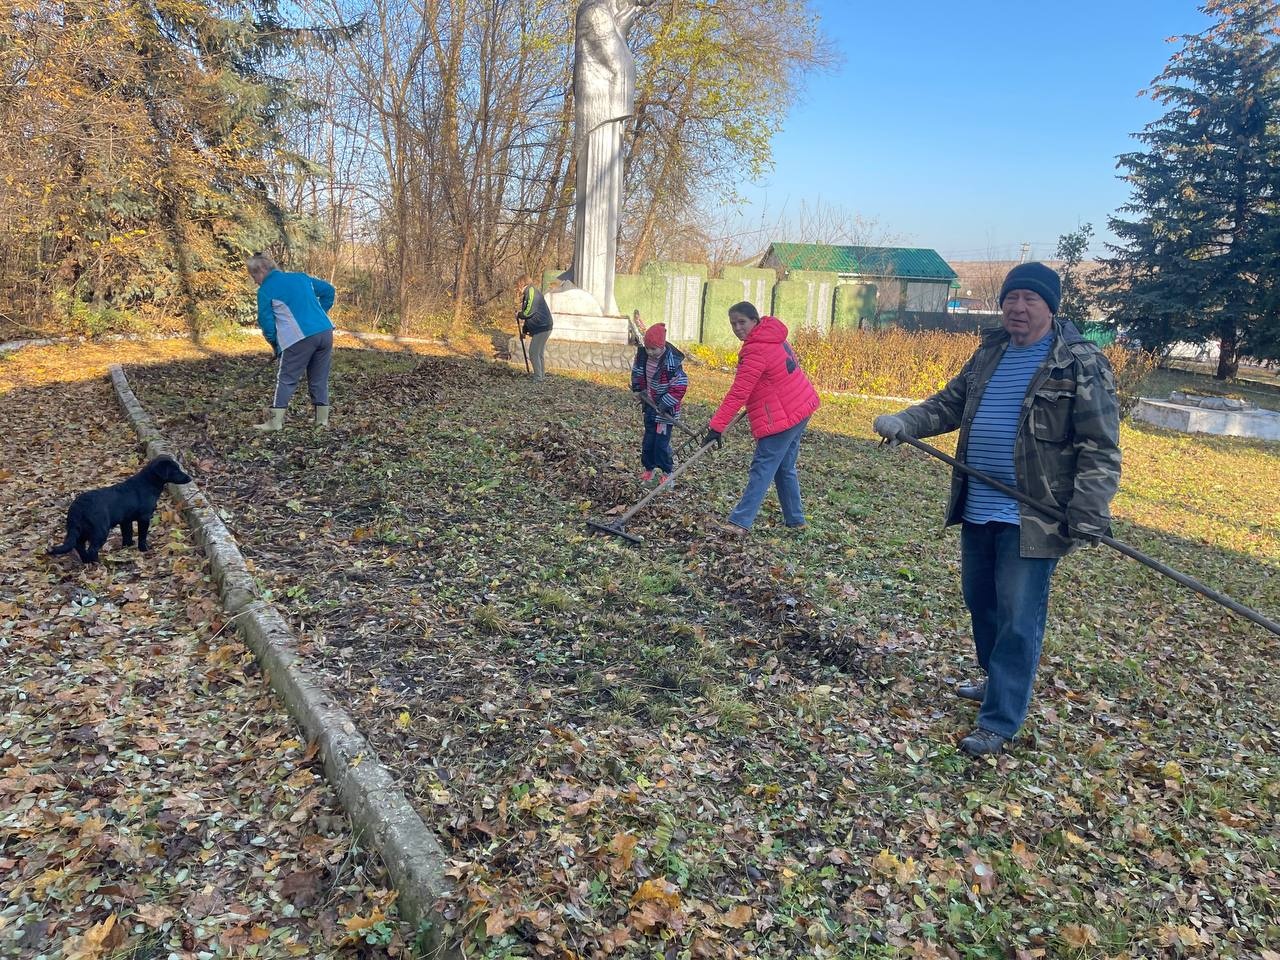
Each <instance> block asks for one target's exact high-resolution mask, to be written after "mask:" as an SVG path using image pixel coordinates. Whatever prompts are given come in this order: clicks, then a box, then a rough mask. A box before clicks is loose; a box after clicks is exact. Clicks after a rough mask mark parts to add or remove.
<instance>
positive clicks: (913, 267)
mask: <svg viewBox="0 0 1280 960" xmlns="http://www.w3.org/2000/svg"><path fill="white" fill-rule="evenodd" d="M769 252H770V253H772V254H773V255H774V256H775V257H777V259H778V262H779V263H781V264H782V265H783V266H784V267H786V268H787V269H788V270H826V271H828V272H831V273H843V274H856V275H859V276H864V277H898V278H900V279H903V280H948V281H949V280H954V279H955V278H956V276H957V274H956V272H955V271H954V270H952V269H951V267H949V266H948V265H947V261H945V260H943V259H942V257H941V256H939V254H938V251H936V250H929V249H927V248H923V247H837V246H831V245H829V244H825V243H775V244H772V245H771V246H770V247H769ZM768 259H769V254H768V253H766V254H765V260H766V261H767V260H768Z"/></svg>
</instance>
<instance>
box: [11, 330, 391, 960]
mask: <svg viewBox="0 0 1280 960" xmlns="http://www.w3.org/2000/svg"><path fill="white" fill-rule="evenodd" d="M233 348H234V349H240V346H239V345H238V344H233ZM157 352H160V353H163V355H164V356H166V357H169V358H170V359H172V358H173V357H175V356H184V357H187V358H192V357H199V356H201V355H203V352H202V351H199V350H197V349H195V348H193V347H192V346H191V345H190V344H181V343H179V344H164V345H146V344H137V345H120V346H118V347H116V348H114V353H113V351H112V350H110V349H108V348H103V347H88V348H84V349H83V350H77V349H75V348H68V347H56V348H41V349H37V350H28V351H23V352H21V353H19V354H16V355H10V356H8V357H6V358H5V359H4V360H3V361H0V379H2V380H3V387H0V418H2V419H3V422H4V424H5V429H4V432H3V436H2V437H0V463H2V464H3V482H2V483H0V654H2V655H3V661H4V665H5V666H4V683H3V685H2V686H0V956H4V957H30V958H36V957H48V958H50V960H55V958H62V960H123V958H130V960H144V958H163V957H177V958H197V957H213V956H219V957H225V956H237V957H262V958H277V957H377V956H397V955H398V956H408V955H410V951H409V947H408V945H407V943H406V941H407V940H408V939H409V938H410V933H409V931H406V930H405V929H403V926H402V925H401V924H400V923H399V922H398V921H397V919H396V915H395V912H394V907H393V906H392V904H393V902H394V894H393V893H392V892H391V891H389V890H388V889H387V880H386V877H385V875H384V873H383V871H382V870H381V868H380V866H379V865H377V864H376V863H371V862H370V860H369V857H368V856H367V855H366V854H365V852H364V851H362V850H359V849H358V848H357V847H356V846H355V845H354V844H353V842H352V837H351V835H350V832H349V827H348V824H347V820H346V818H345V816H344V815H343V814H342V812H341V810H340V809H339V808H338V806H337V803H336V800H335V797H334V793H333V791H332V790H331V789H330V788H329V786H328V785H327V784H326V783H325V781H324V780H323V779H322V777H321V773H320V769H319V765H318V760H317V758H316V756H315V751H314V750H312V749H308V745H307V744H306V743H303V742H301V741H300V740H299V739H298V738H299V734H298V733H297V731H296V729H295V727H294V726H293V724H292V723H291V721H290V720H289V718H288V716H287V715H286V714H285V712H284V710H283V708H282V707H281V706H280V704H279V703H278V702H277V700H276V698H275V697H274V695H273V694H272V693H271V692H270V690H269V689H268V688H267V686H266V684H265V683H264V681H263V678H262V675H261V673H260V671H259V670H258V668H257V665H256V663H255V662H254V660H253V658H252V656H251V655H250V654H249V653H248V651H247V650H246V649H245V647H243V646H242V645H241V644H240V642H239V641H238V640H237V639H236V636H235V631H234V624H232V623H230V622H229V621H228V620H227V619H226V618H224V617H223V615H222V613H221V610H220V607H219V606H218V604H217V601H216V596H217V595H216V591H215V589H214V587H213V584H212V583H211V582H210V580H209V578H208V576H207V570H206V566H205V562H204V558H203V557H202V556H201V554H200V552H199V550H198V548H197V547H196V546H195V545H194V544H193V542H192V539H191V537H190V536H189V534H188V533H187V531H186V529H185V526H184V524H183V521H182V519H181V517H180V516H179V514H178V513H177V511H176V509H175V507H174V505H173V502H172V501H171V500H169V499H168V498H165V499H162V501H161V508H160V510H159V512H158V513H157V515H156V517H155V521H154V524H153V526H152V534H151V541H152V549H151V550H150V551H149V552H148V553H146V554H139V553H138V552H137V551H136V550H134V549H124V548H121V547H120V546H119V534H118V532H117V533H115V534H113V536H112V539H111V540H110V541H109V542H108V546H107V547H106V549H105V550H104V552H103V562H102V563H101V564H99V565H97V566H93V567H87V568H86V567H82V566H81V565H80V563H79V561H78V560H77V559H76V558H75V556H74V555H71V556H68V557H62V558H52V557H48V556H46V555H45V549H46V548H47V547H48V546H50V545H52V544H54V543H57V542H58V541H59V540H60V539H61V537H62V532H63V529H64V527H63V524H64V520H65V517H66V509H67V506H68V504H69V503H70V501H71V498H72V497H73V496H74V495H75V494H76V493H78V492H80V491H81V490H84V489H88V488H91V487H96V486H103V485H106V484H109V483H114V482H116V481H118V480H121V479H124V478H125V477H127V476H129V475H130V474H132V473H134V472H135V471H136V470H137V469H138V468H139V467H140V466H141V463H140V458H139V453H138V448H137V443H136V439H135V437H134V434H133V431H132V429H131V428H130V427H129V426H128V425H127V423H126V421H125V419H124V416H123V414H122V413H121V412H120V410H119V408H118V405H117V403H116V400H115V397H114V394H113V392H112V390H111V387H110V385H109V384H108V383H107V382H106V380H105V379H104V378H103V376H102V374H103V372H104V364H105V361H106V360H107V359H110V357H111V356H113V355H117V356H121V357H123V358H124V359H132V358H135V357H151V358H152V359H154V358H155V356H156V353H157ZM188 465H189V466H191V465H190V464H188ZM192 472H193V473H194V474H195V475H196V478H197V480H200V479H202V478H201V477H200V475H199V474H200V471H199V469H198V468H193V469H192ZM371 916H376V917H377V920H376V921H375V922H374V923H372V924H371V925H366V926H364V927H363V928H362V930H361V936H360V937H359V938H358V939H354V938H349V937H347V932H346V931H347V927H346V926H345V921H347V920H348V919H350V918H353V917H364V918H368V917H371ZM344 937H347V939H346V945H345V946H342V945H340V944H341V943H342V942H343V940H344Z"/></svg>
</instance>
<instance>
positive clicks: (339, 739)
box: [110, 364, 460, 957]
mask: <svg viewBox="0 0 1280 960" xmlns="http://www.w3.org/2000/svg"><path fill="white" fill-rule="evenodd" d="M110 371H111V382H112V385H113V386H114V387H115V391H116V397H117V398H118V399H119V401H120V405H121V406H122V407H123V408H124V411H125V414H126V415H127V416H128V418H129V421H130V423H132V424H133V428H134V430H135V431H136V432H137V434H138V438H139V440H140V441H141V442H142V443H143V445H144V446H145V447H146V452H147V457H148V458H151V457H158V456H161V455H162V454H168V455H170V456H172V455H173V450H172V448H171V447H170V446H169V444H168V443H167V442H166V441H165V439H164V437H163V436H162V435H161V434H160V431H159V429H157V427H156V425H155V421H154V420H152V419H151V415H150V414H148V413H147V411H146V410H145V409H143V407H142V404H141V403H140V402H139V401H138V398H137V396H136V395H135V394H134V392H133V390H132V389H131V388H130V386H129V381H128V379H127V378H126V377H125V373H124V370H123V368H121V366H120V365H119V364H112V365H111V367H110ZM169 492H170V494H171V495H172V496H173V497H174V499H175V500H176V501H178V502H179V503H180V504H181V506H182V511H183V515H184V516H185V517H186V520H187V524H188V526H190V527H191V529H192V531H193V532H194V533H195V535H196V539H197V540H199V542H200V544H201V546H202V547H203V548H204V551H205V554H206V555H207V556H208V558H209V565H210V567H212V569H213V577H214V581H215V582H216V583H217V585H218V591H219V594H220V596H221V598H222V605H223V607H224V609H225V610H226V611H227V613H229V614H230V615H231V616H232V617H233V618H234V620H235V623H236V626H237V628H238V629H239V631H240V635H241V636H242V637H243V638H244V641H245V643H246V644H248V646H249V648H250V649H251V650H252V651H253V653H254V655H255V656H256V657H257V659H258V662H259V663H260V664H261V665H262V669H263V673H264V675H265V676H266V678H267V680H268V682H269V683H270V684H271V687H272V689H273V690H275V692H276V693H277V694H278V695H279V696H280V698H281V699H282V700H283V701H284V703H285V706H286V707H287V708H288V710H289V714H290V715H291V716H292V717H293V718H294V720H295V721H296V722H297V724H298V725H299V726H300V727H301V728H302V730H303V733H304V734H305V735H306V737H307V739H308V740H315V741H316V742H317V743H318V744H319V747H320V756H321V758H322V759H323V760H324V769H325V775H326V776H327V777H328V779H329V782H330V783H331V784H333V787H334V789H335V790H336V791H337V793H338V798H339V800H340V801H341V802H342V805H343V807H344V808H345V809H346V811H347V813H348V815H349V816H350V817H351V823H352V827H353V830H354V831H355V833H356V834H357V836H358V837H360V838H361V839H362V840H363V841H364V842H365V843H366V844H367V845H369V846H371V847H372V848H373V849H374V850H376V851H377V852H378V855H379V856H380V857H381V858H382V862H383V863H384V864H385V865H386V868H387V872H388V873H389V874H390V875H391V880H392V882H393V883H394V884H395V887H396V889H397V890H398V891H399V899H398V901H397V903H398V904H399V908H400V913H401V915H402V916H403V917H404V918H405V919H406V920H408V921H409V923H410V924H412V925H419V924H421V922H422V921H424V920H425V921H428V922H429V924H430V927H429V929H428V931H427V939H428V941H429V943H430V949H431V950H433V951H434V952H433V953H432V955H433V956H437V957H458V956H460V954H459V953H457V952H456V951H455V950H454V949H453V948H451V947H449V946H448V945H446V944H444V943H442V942H440V940H439V931H440V930H441V927H442V921H441V919H440V917H439V916H438V915H437V914H436V913H435V904H436V901H437V900H438V899H439V898H440V897H441V896H442V895H443V894H444V893H445V892H446V891H447V889H448V883H447V881H446V879H445V875H444V871H445V852H444V849H443V848H442V847H441V846H440V843H439V841H437V840H436V838H435V836H434V834H432V833H431V831H430V830H429V829H428V828H427V826H426V824H425V823H423V821H422V818H421V817H419V816H418V813H417V811H416V810H414V808H413V805H412V804H411V803H410V802H409V800H408V798H407V797H406V796H405V795H404V792H403V791H402V790H401V789H400V788H399V787H398V786H397V785H396V782H395V779H394V778H393V777H392V776H391V774H390V772H389V771H388V770H387V768H386V767H385V766H383V764H382V762H381V761H380V760H379V759H378V756H377V754H376V753H375V752H374V749H373V747H372V745H371V744H370V743H369V741H368V740H366V739H365V738H364V737H363V736H362V735H361V734H360V731H359V730H358V729H357V728H356V725H355V721H354V720H353V719H352V718H351V715H350V714H348V713H347V711H346V710H344V709H343V708H342V707H341V706H340V705H339V704H337V703H335V702H334V700H333V698H332V697H331V696H330V695H329V693H328V691H327V690H326V689H325V687H324V686H323V685H322V684H320V683H318V682H317V681H316V680H315V678H314V677H312V676H311V674H310V672H309V671H308V670H307V669H306V666H305V665H304V664H303V663H302V660H301V658H300V657H299V656H298V654H297V638H296V637H294V635H293V631H292V630H291V629H290V628H289V624H288V623H287V622H286V621H285V619H284V617H282V616H281V615H280V612H279V611H278V610H277V609H276V608H275V607H274V606H273V605H272V604H270V603H269V602H267V601H266V600H263V599H262V598H261V596H260V595H259V591H258V587H257V583H256V582H255V581H254V579H253V575H252V574H251V573H250V572H249V568H248V566H247V565H246V564H245V560H244V557H243V556H242V555H241V553H240V549H239V547H238V546H237V545H236V542H235V538H234V537H232V535H231V533H230V531H229V530H227V528H226V525H225V524H224V523H223V522H222V519H221V517H219V516H218V513H217V511H216V510H215V509H214V508H213V506H212V504H210V502H209V500H208V499H207V498H206V497H205V495H204V494H203V493H202V492H201V491H200V490H199V488H198V487H197V486H196V484H195V483H194V482H192V483H187V484H183V485H182V486H180V487H179V486H174V485H170V491H169Z"/></svg>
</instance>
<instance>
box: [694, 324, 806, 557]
mask: <svg viewBox="0 0 1280 960" xmlns="http://www.w3.org/2000/svg"><path fill="white" fill-rule="evenodd" d="M729 325H730V326H731V327H733V332H734V335H735V336H736V337H737V338H738V339H739V340H741V341H742V349H741V350H740V351H738V372H737V373H736V374H735V375H734V378H733V386H731V387H730V388H729V392H728V394H726V395H725V398H724V400H723V401H722V402H721V403H720V407H719V409H718V410H716V412H715V416H713V417H712V418H711V423H710V424H708V427H707V435H706V437H705V438H704V440H703V443H715V444H716V445H717V446H719V444H720V434H721V432H722V431H723V430H724V429H725V427H727V426H728V425H729V421H730V420H732V419H733V417H734V414H736V413H737V412H738V411H739V410H740V409H741V408H742V407H744V406H745V407H746V408H747V419H748V420H749V421H750V423H751V435H752V436H753V437H755V438H756V453H755V457H753V458H752V460H751V472H750V474H749V475H748V477H747V489H746V490H744V491H743V493H742V499H741V500H739V501H738V505H737V506H736V507H734V508H733V512H732V513H730V514H729V522H728V524H726V525H725V527H724V529H725V530H726V531H727V532H730V533H736V534H745V533H746V532H747V531H748V530H750V529H751V524H752V523H754V522H755V519H756V514H757V513H759V512H760V504H762V503H763V502H764V498H765V495H766V494H767V493H768V492H769V484H771V483H772V484H774V485H775V486H776V487H777V488H778V502H779V503H780V504H781V505H782V519H783V522H784V523H786V525H787V526H788V527H791V528H792V529H803V528H804V527H805V526H806V523H805V519H804V504H803V503H802V502H801V500H800V477H799V475H798V474H797V473H796V459H797V458H798V457H799V455H800V438H801V437H803V436H804V431H805V428H806V427H808V426H809V417H811V416H812V415H813V412H814V411H815V410H817V409H818V392H817V391H816V390H814V389H813V384H811V383H810V382H809V378H808V377H806V376H805V375H804V371H803V370H801V369H800V363H799V361H797V360H796V355H795V353H793V352H792V350H791V344H789V343H787V328H786V325H785V324H783V322H782V321H781V320H779V319H778V318H777V317H763V318H762V317H761V316H760V313H759V311H758V310H756V308H755V307H754V306H753V305H752V304H750V303H747V302H746V301H745V300H744V301H743V302H742V303H737V304H734V305H733V306H732V307H730V308H729Z"/></svg>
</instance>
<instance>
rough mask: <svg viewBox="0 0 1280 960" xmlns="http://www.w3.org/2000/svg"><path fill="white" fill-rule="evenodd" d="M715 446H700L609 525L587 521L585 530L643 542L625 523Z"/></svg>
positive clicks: (669, 487)
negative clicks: (629, 531) (627, 529)
mask: <svg viewBox="0 0 1280 960" xmlns="http://www.w3.org/2000/svg"><path fill="white" fill-rule="evenodd" d="M744 416H746V411H745V410H743V411H741V412H739V414H738V415H737V416H736V417H734V418H733V419H732V420H730V421H729V425H728V426H727V427H725V428H724V430H723V431H721V432H722V433H728V432H729V431H730V430H731V429H733V425H734V424H735V423H737V422H738V421H739V420H741V419H742V418H743V417H744ZM715 446H716V444H715V443H714V442H712V443H704V444H702V445H701V446H700V447H698V449H697V450H696V451H695V452H694V453H693V455H692V456H690V457H689V459H687V460H684V461H682V462H681V463H680V464H679V465H678V466H677V467H676V468H675V469H674V470H672V471H671V472H670V473H669V474H667V475H666V476H665V477H663V478H662V482H661V483H660V484H658V485H657V486H656V487H654V488H653V489H652V490H650V491H649V492H648V493H646V494H645V495H644V496H643V497H641V498H640V500H639V501H638V502H637V503H636V505H635V506H634V507H632V508H631V509H630V510H628V511H627V512H626V513H624V514H623V515H622V516H620V517H618V519H617V520H614V521H612V522H609V523H606V522H605V521H603V520H588V521H587V530H588V531H589V532H591V533H607V534H610V535H612V536H615V537H622V539H624V540H627V541H629V542H631V543H643V542H644V541H643V540H642V539H640V537H637V536H636V535H635V534H633V533H627V531H626V526H627V521H628V520H630V519H631V518H632V517H634V516H635V515H636V514H637V513H639V512H640V511H641V510H643V509H644V507H645V505H646V504H647V503H648V502H649V501H650V500H652V499H653V498H654V497H656V496H657V495H658V494H660V493H662V491H664V490H670V489H671V485H672V484H673V483H675V480H676V477H678V476H680V474H682V473H684V472H685V471H686V470H688V469H689V468H690V467H691V466H693V464H694V463H695V462H696V461H697V460H698V459H699V458H700V457H701V456H702V455H703V454H704V453H706V452H707V451H708V450H712V449H714V448H715Z"/></svg>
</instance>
